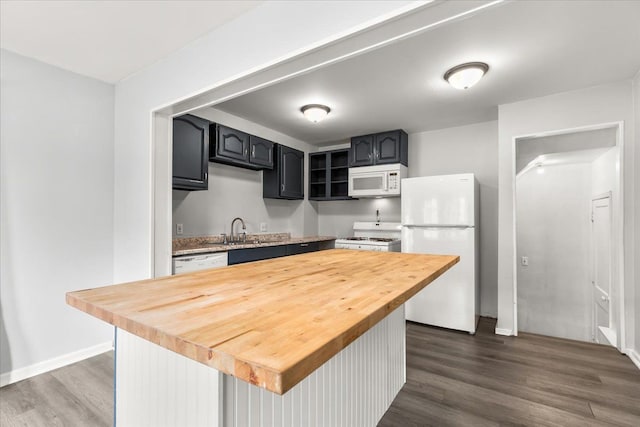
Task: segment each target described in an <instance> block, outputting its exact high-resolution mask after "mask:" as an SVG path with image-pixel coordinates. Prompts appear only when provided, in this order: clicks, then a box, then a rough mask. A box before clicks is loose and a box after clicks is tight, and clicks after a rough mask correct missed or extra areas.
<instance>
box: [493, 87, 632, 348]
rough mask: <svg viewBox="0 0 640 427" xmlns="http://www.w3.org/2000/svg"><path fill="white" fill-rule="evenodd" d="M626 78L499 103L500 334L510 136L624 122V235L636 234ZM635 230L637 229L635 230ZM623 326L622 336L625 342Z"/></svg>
mask: <svg viewBox="0 0 640 427" xmlns="http://www.w3.org/2000/svg"><path fill="white" fill-rule="evenodd" d="M631 95H632V87H631V81H621V82H616V83H612V84H607V85H602V86H595V87H590V88H586V89H581V90H576V91H571V92H565V93H559V94H555V95H550V96H546V97H542V98H535V99H530V100H526V101H522V102H517V103H513V104H506V105H501V106H500V107H499V120H498V127H499V147H498V154H499V160H498V161H499V190H498V192H499V219H500V221H499V230H498V232H499V240H498V324H497V327H496V329H497V330H498V331H500V332H501V333H513V329H514V317H513V314H514V295H513V281H514V277H513V260H514V254H515V248H514V218H513V190H514V183H513V179H514V178H513V170H514V153H513V149H514V148H513V144H514V143H513V140H514V138H516V137H519V136H524V135H531V134H536V133H540V132H548V131H554V130H561V129H569V128H577V127H581V126H589V125H594V124H599V123H605V122H616V121H624V123H625V130H624V143H625V146H624V149H625V163H624V165H622V167H623V174H624V179H625V183H626V186H625V189H624V217H625V218H624V221H625V224H624V225H625V234H626V235H627V236H636V237H635V240H637V238H638V236H637V234H636V233H637V231H634V213H633V205H634V203H636V202H635V201H634V186H633V185H634V176H633V171H634V158H635V156H636V154H634V151H636V150H635V148H636V147H635V145H636V143H635V142H634V139H633V120H632V119H633V116H632V114H633V110H632V96H631ZM638 231H640V230H638ZM633 241H634V239H633V238H630V239H626V240H625V242H624V244H625V260H624V261H625V271H624V274H625V285H626V286H625V294H626V295H627V297H628V296H629V295H632V293H633V287H634V284H635V281H634V252H633ZM625 302H626V303H627V314H628V317H627V318H626V324H627V325H630V324H632V323H633V321H634V319H633V318H632V317H630V316H631V315H632V314H633V307H632V302H631V301H629V300H625ZM630 330H632V325H631V327H630V328H627V330H626V334H625V337H626V338H627V339H628V340H630V339H631V338H632V337H631V336H630V334H629V332H630Z"/></svg>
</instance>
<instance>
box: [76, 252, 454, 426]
mask: <svg viewBox="0 0 640 427" xmlns="http://www.w3.org/2000/svg"><path fill="white" fill-rule="evenodd" d="M458 260H459V258H458V257H457V256H449V255H423V254H403V253H393V252H366V251H353V250H345V249H333V250H326V251H321V252H312V253H307V254H302V255H295V256H290V257H284V258H276V259H270V260H265V261H257V262H252V263H246V264H239V265H233V266H229V267H224V268H219V269H212V270H205V271H199V272H195V273H187V274H182V275H176V276H168V277H161V278H157V279H150V280H143V281H138V282H132V283H126V284H120V285H113V286H107V287H102V288H96V289H88V290H83V291H76V292H70V293H68V294H67V303H68V304H70V305H72V306H73V307H76V308H78V309H80V310H82V311H84V312H86V313H88V314H90V315H92V316H95V317H97V318H99V319H101V320H104V321H105V322H108V323H110V324H112V325H114V326H115V327H116V339H115V342H116V381H115V382H116V423H117V425H176V426H178V425H189V426H196V425H207V426H218V425H225V426H226V425H229V426H232V425H233V426H243V425H259V426H269V425H294V426H297V425H332V426H337V425H345V426H352V425H375V424H376V423H377V422H378V421H379V419H380V417H381V416H382V415H383V414H384V412H385V411H386V409H387V408H388V407H389V405H390V404H391V402H392V401H393V399H394V397H395V395H396V394H397V393H398V391H399V390H400V388H401V387H402V385H403V384H404V382H405V366H404V365H405V363H404V360H405V354H404V353H405V338H404V336H405V322H404V307H403V304H404V302H405V301H407V300H408V299H409V298H410V297H412V296H413V295H414V294H416V293H417V292H418V291H420V290H421V289H422V288H424V287H425V286H426V285H428V284H429V283H430V282H432V281H433V280H434V279H435V278H437V277H438V276H440V275H441V274H443V273H444V272H445V271H446V270H448V269H449V268H451V267H452V266H453V265H454V264H455V263H457V262H458ZM211 368H214V369H211Z"/></svg>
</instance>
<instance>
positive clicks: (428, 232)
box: [401, 173, 480, 334]
mask: <svg viewBox="0 0 640 427" xmlns="http://www.w3.org/2000/svg"><path fill="white" fill-rule="evenodd" d="M401 187H402V200H401V205H402V208H401V209H402V213H401V217H402V252H408V253H424V254H442V255H459V256H460V261H459V262H458V263H457V264H455V265H454V266H453V267H451V268H450V269H449V270H448V271H447V272H445V273H444V274H443V275H442V276H440V277H439V278H437V279H436V280H434V281H433V282H432V283H431V284H429V285H427V287H426V288H424V289H423V290H422V291H420V292H419V293H417V294H416V295H415V296H413V297H412V298H411V299H410V300H409V301H407V302H406V304H405V313H406V319H407V320H411V321H414V322H419V323H424V324H427V325H434V326H440V327H444V328H450V329H457V330H460V331H467V332H469V333H470V334H474V333H475V332H476V325H477V323H478V314H479V312H480V310H479V308H480V300H479V294H478V291H479V288H478V286H479V280H478V240H479V239H478V237H479V235H478V226H479V221H478V220H479V190H478V183H477V181H476V179H475V177H474V175H473V174H470V173H467V174H457V175H441V176H428V177H419V178H406V179H403V180H402V184H401Z"/></svg>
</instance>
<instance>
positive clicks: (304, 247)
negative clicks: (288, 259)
mask: <svg viewBox="0 0 640 427" xmlns="http://www.w3.org/2000/svg"><path fill="white" fill-rule="evenodd" d="M318 250H320V245H319V244H318V242H309V243H296V244H293V245H287V255H297V254H305V253H307V252H316V251H318Z"/></svg>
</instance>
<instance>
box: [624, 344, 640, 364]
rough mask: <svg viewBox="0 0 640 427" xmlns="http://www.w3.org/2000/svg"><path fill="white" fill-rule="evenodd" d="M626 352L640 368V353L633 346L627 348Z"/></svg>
mask: <svg viewBox="0 0 640 427" xmlns="http://www.w3.org/2000/svg"><path fill="white" fill-rule="evenodd" d="M625 353H626V354H627V356H629V359H631V361H632V362H633V364H634V365H636V367H637V368H638V369H640V354H638V352H637V351H635V350H634V349H631V348H629V349H627V351H626V352H625Z"/></svg>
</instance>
